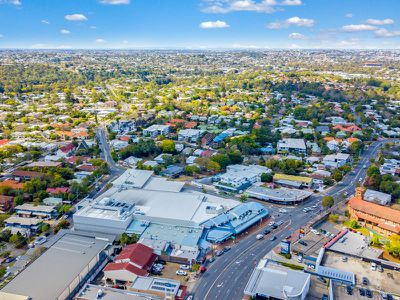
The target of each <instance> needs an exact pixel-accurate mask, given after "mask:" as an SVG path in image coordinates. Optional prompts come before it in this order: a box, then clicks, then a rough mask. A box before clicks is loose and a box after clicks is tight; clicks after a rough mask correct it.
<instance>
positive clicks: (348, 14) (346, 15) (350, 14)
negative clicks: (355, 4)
mask: <svg viewBox="0 0 400 300" xmlns="http://www.w3.org/2000/svg"><path fill="white" fill-rule="evenodd" d="M344 16H345V17H346V18H352V17H353V14H352V13H347V14H345V15H344Z"/></svg>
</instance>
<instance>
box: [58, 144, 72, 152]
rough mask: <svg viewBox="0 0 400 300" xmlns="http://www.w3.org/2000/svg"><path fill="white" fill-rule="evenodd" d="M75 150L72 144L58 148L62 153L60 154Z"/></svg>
mask: <svg viewBox="0 0 400 300" xmlns="http://www.w3.org/2000/svg"><path fill="white" fill-rule="evenodd" d="M74 149H75V145H74V144H72V143H71V144H68V145H65V146H63V147H61V148H60V150H61V151H62V152H64V153H69V152H71V151H72V150H74Z"/></svg>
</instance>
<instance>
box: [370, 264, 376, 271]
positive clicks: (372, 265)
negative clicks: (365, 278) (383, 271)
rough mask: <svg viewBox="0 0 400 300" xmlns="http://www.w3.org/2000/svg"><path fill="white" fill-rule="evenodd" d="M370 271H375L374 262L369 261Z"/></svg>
mask: <svg viewBox="0 0 400 300" xmlns="http://www.w3.org/2000/svg"><path fill="white" fill-rule="evenodd" d="M371 271H376V263H374V262H372V263H371Z"/></svg>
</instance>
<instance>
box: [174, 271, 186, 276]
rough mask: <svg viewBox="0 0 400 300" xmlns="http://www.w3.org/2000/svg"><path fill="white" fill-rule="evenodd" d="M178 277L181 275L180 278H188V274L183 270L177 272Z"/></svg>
mask: <svg viewBox="0 0 400 300" xmlns="http://www.w3.org/2000/svg"><path fill="white" fill-rule="evenodd" d="M176 275H179V276H186V275H187V273H186V272H185V271H182V270H177V271H176Z"/></svg>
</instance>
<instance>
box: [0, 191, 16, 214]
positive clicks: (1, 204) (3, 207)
mask: <svg viewBox="0 0 400 300" xmlns="http://www.w3.org/2000/svg"><path fill="white" fill-rule="evenodd" d="M13 206H14V197H13V196H6V195H0V213H6V212H8V211H10V210H12V208H13Z"/></svg>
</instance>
